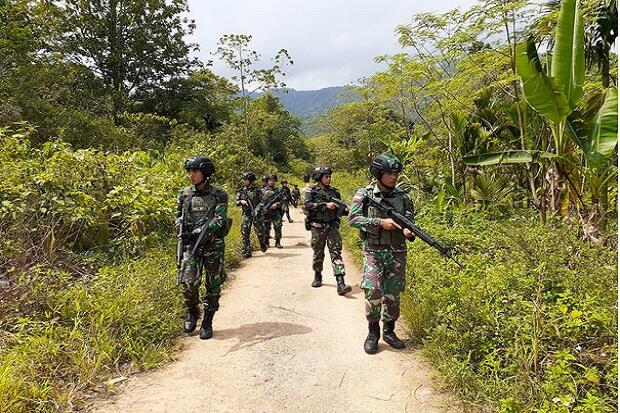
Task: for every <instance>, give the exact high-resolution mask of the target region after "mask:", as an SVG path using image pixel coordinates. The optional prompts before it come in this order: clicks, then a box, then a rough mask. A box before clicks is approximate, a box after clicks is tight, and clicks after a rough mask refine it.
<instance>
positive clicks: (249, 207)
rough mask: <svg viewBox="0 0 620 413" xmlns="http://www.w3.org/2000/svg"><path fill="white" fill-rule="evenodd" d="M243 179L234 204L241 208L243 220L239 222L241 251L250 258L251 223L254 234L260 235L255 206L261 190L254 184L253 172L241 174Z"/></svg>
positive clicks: (259, 198)
mask: <svg viewBox="0 0 620 413" xmlns="http://www.w3.org/2000/svg"><path fill="white" fill-rule="evenodd" d="M241 179H242V180H243V188H241V189H239V190H238V191H237V199H236V200H235V205H237V206H240V207H241V210H242V216H243V220H242V222H241V239H242V240H243V247H242V248H241V252H242V255H243V258H250V257H251V256H252V246H251V245H250V233H251V232H252V224H254V231H256V235H257V236H258V237H260V234H261V232H260V228H259V222H258V220H255V219H254V217H255V215H256V207H257V206H258V204H259V203H260V201H261V190H260V188H258V187H257V186H256V185H254V181H256V174H254V172H246V173H244V174H243V175H242V176H241Z"/></svg>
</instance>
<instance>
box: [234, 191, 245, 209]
mask: <svg viewBox="0 0 620 413" xmlns="http://www.w3.org/2000/svg"><path fill="white" fill-rule="evenodd" d="M241 191H242V190H241V189H240V190H238V191H237V195H236V196H235V205H237V206H239V205H241V200H242V199H243V198H242V193H241Z"/></svg>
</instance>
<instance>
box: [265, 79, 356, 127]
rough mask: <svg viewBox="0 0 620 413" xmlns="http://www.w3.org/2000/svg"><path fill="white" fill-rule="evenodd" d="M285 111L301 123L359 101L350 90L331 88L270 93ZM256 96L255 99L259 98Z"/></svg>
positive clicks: (343, 87) (337, 87)
mask: <svg viewBox="0 0 620 413" xmlns="http://www.w3.org/2000/svg"><path fill="white" fill-rule="evenodd" d="M271 93H272V94H273V95H274V96H276V97H278V98H279V99H280V101H281V102H282V104H283V105H284V107H285V108H286V110H288V111H289V112H290V113H292V114H293V115H295V116H297V117H299V118H300V119H301V120H302V121H304V120H308V119H310V118H314V117H316V116H319V115H322V114H324V113H326V112H328V111H329V110H330V109H333V108H335V107H337V106H340V105H343V104H345V103H350V102H355V101H357V100H360V97H359V95H358V94H357V93H355V92H354V91H353V90H352V89H351V88H348V87H346V86H331V87H326V88H323V89H319V90H295V89H279V90H276V91H272V92H271ZM259 96H260V94H257V95H256V96H255V97H259Z"/></svg>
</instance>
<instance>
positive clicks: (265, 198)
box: [256, 186, 284, 246]
mask: <svg viewBox="0 0 620 413" xmlns="http://www.w3.org/2000/svg"><path fill="white" fill-rule="evenodd" d="M261 196H262V200H261V202H260V204H259V205H258V208H257V214H256V215H257V216H258V217H260V218H259V221H260V230H261V234H262V235H261V239H262V241H261V242H262V243H263V244H264V245H265V246H268V245H269V239H270V232H271V225H272V224H273V232H274V233H275V238H276V245H279V244H280V240H281V239H282V204H283V202H284V201H283V194H282V193H281V192H280V189H276V188H272V187H270V186H264V187H263V188H261ZM274 198H279V199H280V200H279V201H278V207H277V208H275V209H267V204H268V203H269V202H270V201H271V200H273V199H274Z"/></svg>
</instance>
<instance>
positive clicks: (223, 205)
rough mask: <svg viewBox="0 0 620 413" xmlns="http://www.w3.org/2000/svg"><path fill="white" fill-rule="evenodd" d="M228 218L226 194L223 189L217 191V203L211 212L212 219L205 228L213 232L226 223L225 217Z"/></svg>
mask: <svg viewBox="0 0 620 413" xmlns="http://www.w3.org/2000/svg"><path fill="white" fill-rule="evenodd" d="M227 218H228V194H227V193H226V192H225V191H222V190H220V191H218V194H217V203H216V204H215V211H214V212H213V219H212V220H211V222H209V226H208V227H207V230H208V231H209V232H215V231H217V230H218V229H220V228H222V227H223V226H224V225H226V219H227Z"/></svg>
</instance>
